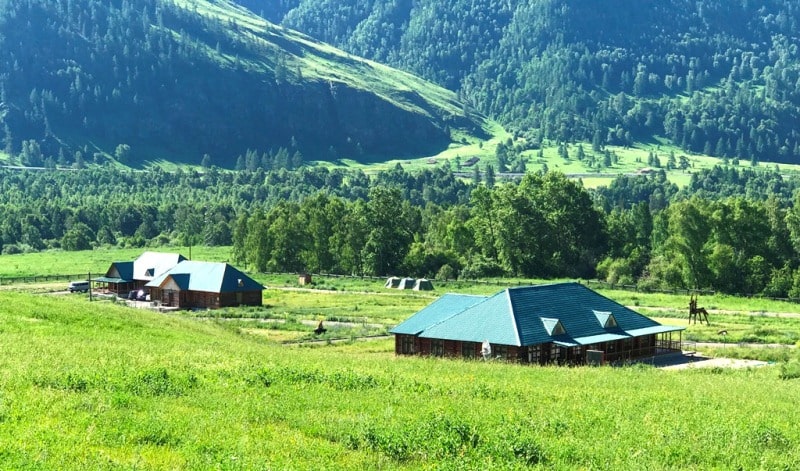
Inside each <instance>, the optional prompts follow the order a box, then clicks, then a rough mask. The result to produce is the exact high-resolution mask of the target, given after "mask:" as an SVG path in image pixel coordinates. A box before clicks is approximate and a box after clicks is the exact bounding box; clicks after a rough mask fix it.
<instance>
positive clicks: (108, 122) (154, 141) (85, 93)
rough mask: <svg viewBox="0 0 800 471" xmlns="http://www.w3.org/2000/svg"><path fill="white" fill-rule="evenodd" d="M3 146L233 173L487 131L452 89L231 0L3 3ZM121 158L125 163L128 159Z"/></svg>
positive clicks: (429, 146) (429, 149) (378, 154)
mask: <svg viewBox="0 0 800 471" xmlns="http://www.w3.org/2000/svg"><path fill="white" fill-rule="evenodd" d="M0 92H2V96H0V121H1V122H0V130H2V132H0V138H2V144H3V146H4V147H5V149H6V150H7V151H10V152H12V153H14V154H16V153H19V152H20V151H21V149H22V148H23V147H25V144H26V143H28V142H30V141H35V142H36V143H37V144H38V145H39V147H41V149H42V154H43V156H44V157H47V156H51V157H53V158H55V156H58V155H61V158H62V159H64V160H66V161H67V162H69V161H70V160H71V159H73V158H74V157H73V156H74V153H75V152H76V151H77V152H82V153H83V154H84V158H86V157H87V155H86V153H87V152H88V153H89V155H88V156H91V154H93V153H95V152H106V153H109V154H113V153H114V149H116V148H117V147H118V146H119V145H120V144H125V145H127V146H129V148H130V152H126V153H125V156H124V159H125V160H126V162H123V163H126V164H138V163H140V162H141V161H145V160H151V159H160V158H166V159H168V160H175V159H178V160H181V159H182V160H184V161H188V162H192V163H199V162H200V158H201V156H202V155H204V154H210V155H211V156H213V159H214V163H215V164H217V165H221V166H232V165H233V162H234V161H235V159H236V156H237V155H241V154H244V153H245V152H246V151H247V150H255V151H258V152H264V151H267V150H269V149H277V148H281V147H283V148H287V149H290V150H292V149H293V150H296V151H301V152H303V153H304V154H305V157H306V159H332V158H338V157H340V156H342V155H346V156H348V157H356V158H363V159H370V158H385V157H387V156H399V155H407V154H426V153H433V152H437V151H439V150H442V149H443V148H445V147H446V146H447V145H448V144H449V143H450V133H449V131H450V129H451V128H453V127H463V128H470V129H479V128H480V118H476V117H469V116H465V114H464V111H463V109H464V107H463V106H462V105H460V104H459V103H458V102H457V100H456V96H455V94H454V93H452V92H449V91H446V90H444V89H442V88H439V87H436V86H432V85H431V84H429V83H426V82H424V81H423V80H421V79H419V78H417V77H414V76H411V75H409V74H407V73H403V72H399V71H396V70H392V69H390V68H388V67H384V66H381V65H379V64H376V63H372V62H368V61H365V60H361V59H359V58H355V57H352V56H349V55H347V54H344V53H342V52H340V51H338V50H336V49H334V48H332V47H329V46H327V45H324V44H322V43H319V42H316V41H313V40H311V39H309V38H308V37H305V36H303V35H301V34H298V33H295V32H293V31H290V30H287V29H285V28H282V27H277V26H275V25H272V24H270V23H268V22H266V21H264V20H262V19H260V18H258V17H257V16H256V15H254V14H252V13H250V12H249V11H247V10H245V9H243V8H241V7H239V6H237V5H235V4H233V3H229V2H226V1H224V0H223V1H217V2H206V1H202V0H201V1H196V2H181V1H175V2H171V1H167V2H165V1H158V0H122V1H110V2H109V1H100V0H30V1H25V2H0ZM118 157H119V158H120V159H123V156H118Z"/></svg>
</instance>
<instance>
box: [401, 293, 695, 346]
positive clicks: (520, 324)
mask: <svg viewBox="0 0 800 471" xmlns="http://www.w3.org/2000/svg"><path fill="white" fill-rule="evenodd" d="M446 296H448V297H446ZM446 296H443V297H442V298H440V299H439V300H437V301H436V302H434V303H433V304H431V305H430V306H428V307H427V308H425V309H423V310H422V311H420V312H419V313H417V314H415V315H414V316H412V317H411V318H410V319H409V320H407V321H406V322H404V323H403V324H400V326H398V327H397V328H395V329H394V330H392V332H393V333H408V334H414V335H417V334H419V336H420V337H424V338H437V339H445V340H460V341H468V342H482V341H484V340H489V342H491V343H494V344H500V345H516V346H524V345H537V344H543V343H550V342H555V343H557V344H559V345H565V346H575V345H590V344H592V343H599V342H607V341H612V340H618V339H622V338H627V337H631V336H640V335H649V334H654V333H663V332H672V331H675V330H681V329H682V328H679V327H672V326H662V325H661V324H659V323H657V322H656V321H654V320H652V319H650V318H648V317H645V316H643V315H641V314H639V313H637V312H636V311H633V310H631V309H628V308H627V307H625V306H623V305H621V304H619V303H616V302H614V301H612V300H610V299H608V298H606V297H605V296H602V295H601V294H599V293H596V292H595V291H592V290H591V289H589V288H587V287H585V286H583V285H581V284H579V283H557V284H547V285H538V286H526V287H519V288H508V289H506V290H504V291H501V292H499V293H497V294H495V295H494V296H491V297H489V298H484V299H483V300H481V301H480V302H477V303H475V304H473V305H464V304H455V303H454V300H455V299H458V298H457V297H450V296H457V295H446ZM451 302H453V303H454V304H453V305H452V306H451ZM434 306H435V308H434ZM429 308H434V312H435V313H436V316H432V315H431V313H430V312H426V310H427V309H429ZM448 314H449V315H448ZM417 316H420V317H419V318H418V317H417ZM429 317H430V319H429ZM431 319H433V320H435V322H429V320H431ZM612 319H613V321H611V320H612ZM404 325H413V326H414V329H402V331H400V330H397V329H398V328H400V327H401V326H404ZM558 326H560V327H562V328H563V332H562V330H561V329H560V328H558Z"/></svg>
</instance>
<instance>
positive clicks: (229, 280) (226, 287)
mask: <svg viewBox="0 0 800 471" xmlns="http://www.w3.org/2000/svg"><path fill="white" fill-rule="evenodd" d="M170 280H171V281H172V282H173V283H175V284H176V285H177V286H178V287H179V288H180V289H181V290H185V291H205V292H208V293H235V292H239V291H261V290H263V289H264V287H263V286H262V285H261V284H260V283H258V282H256V281H255V280H253V279H252V278H250V277H249V276H247V275H245V274H244V273H242V272H241V271H239V270H237V269H236V268H234V267H233V266H232V265H229V264H227V263H221V262H194V261H189V260H184V261H182V262H180V263H179V264H177V265H175V266H174V267H173V268H172V269H170V270H168V271H167V272H166V273H162V274H161V275H160V276H158V277H156V278H154V279H153V280H152V281H150V282H149V283H147V284H146V285H145V286H147V287H150V288H160V287H163V286H164V284H165V283H167V282H169V281H170Z"/></svg>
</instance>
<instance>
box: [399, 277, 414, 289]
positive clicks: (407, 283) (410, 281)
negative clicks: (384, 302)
mask: <svg viewBox="0 0 800 471" xmlns="http://www.w3.org/2000/svg"><path fill="white" fill-rule="evenodd" d="M416 281H417V280H415V279H414V278H403V279H402V280H400V284H398V285H397V289H412V288H414V283H416Z"/></svg>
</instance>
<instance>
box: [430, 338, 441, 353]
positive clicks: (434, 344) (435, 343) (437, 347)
mask: <svg viewBox="0 0 800 471" xmlns="http://www.w3.org/2000/svg"><path fill="white" fill-rule="evenodd" d="M431 355H433V356H435V357H440V356H444V340H440V339H434V340H431Z"/></svg>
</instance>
